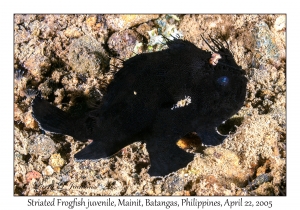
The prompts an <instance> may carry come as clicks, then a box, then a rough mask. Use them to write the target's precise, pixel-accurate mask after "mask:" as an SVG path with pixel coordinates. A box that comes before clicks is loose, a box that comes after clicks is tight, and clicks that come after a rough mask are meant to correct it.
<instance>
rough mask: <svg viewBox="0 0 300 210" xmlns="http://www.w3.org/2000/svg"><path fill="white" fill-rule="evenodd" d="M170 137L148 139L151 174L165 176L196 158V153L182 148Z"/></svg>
mask: <svg viewBox="0 0 300 210" xmlns="http://www.w3.org/2000/svg"><path fill="white" fill-rule="evenodd" d="M168 140H169V139H165V138H163V137H161V138H155V139H151V140H149V141H147V143H146V147H147V150H148V153H149V156H150V163H151V166H150V169H149V171H148V173H149V174H150V176H165V175H167V174H169V173H171V172H174V171H177V170H178V169H180V168H183V167H186V166H187V164H188V163H189V162H191V161H192V160H193V159H194V154H191V153H187V152H185V151H184V150H182V149H180V148H179V147H178V146H177V145H176V143H174V142H173V141H168Z"/></svg>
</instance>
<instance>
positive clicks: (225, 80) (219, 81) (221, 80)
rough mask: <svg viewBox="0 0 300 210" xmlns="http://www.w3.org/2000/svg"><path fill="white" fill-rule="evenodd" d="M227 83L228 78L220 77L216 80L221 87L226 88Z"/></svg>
mask: <svg viewBox="0 0 300 210" xmlns="http://www.w3.org/2000/svg"><path fill="white" fill-rule="evenodd" d="M228 82H229V78H228V77H226V76H222V77H219V78H218V79H217V83H218V84H219V85H222V86H226V85H227V84H228Z"/></svg>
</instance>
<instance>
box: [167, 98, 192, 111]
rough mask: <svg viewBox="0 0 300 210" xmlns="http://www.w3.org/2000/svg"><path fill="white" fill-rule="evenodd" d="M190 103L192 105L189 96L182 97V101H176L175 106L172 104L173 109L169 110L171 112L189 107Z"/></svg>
mask: <svg viewBox="0 0 300 210" xmlns="http://www.w3.org/2000/svg"><path fill="white" fill-rule="evenodd" d="M190 103H192V98H191V96H184V99H182V100H180V101H178V102H177V103H176V104H174V105H173V107H172V108H171V110H173V109H176V108H180V107H185V106H187V105H189V104H190Z"/></svg>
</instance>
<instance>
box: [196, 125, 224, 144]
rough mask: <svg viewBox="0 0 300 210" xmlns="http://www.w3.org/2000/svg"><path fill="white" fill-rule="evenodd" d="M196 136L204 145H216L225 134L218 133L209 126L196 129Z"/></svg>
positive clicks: (221, 141)
mask: <svg viewBox="0 0 300 210" xmlns="http://www.w3.org/2000/svg"><path fill="white" fill-rule="evenodd" d="M197 134H198V136H199V137H200V139H201V141H202V143H203V144H205V145H209V146H216V145H219V144H222V143H223V141H224V139H225V138H226V137H227V136H226V135H220V134H219V133H218V131H217V130H216V128H214V127H211V128H210V127H209V128H205V129H200V130H198V131H197Z"/></svg>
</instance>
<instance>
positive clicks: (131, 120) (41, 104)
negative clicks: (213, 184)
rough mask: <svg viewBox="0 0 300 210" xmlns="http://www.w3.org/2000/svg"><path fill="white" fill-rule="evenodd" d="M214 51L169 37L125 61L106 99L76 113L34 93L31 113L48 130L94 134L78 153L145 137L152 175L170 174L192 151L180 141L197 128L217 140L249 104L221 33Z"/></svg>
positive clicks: (104, 152) (110, 150)
mask: <svg viewBox="0 0 300 210" xmlns="http://www.w3.org/2000/svg"><path fill="white" fill-rule="evenodd" d="M211 40H212V42H213V43H214V46H213V47H212V46H210V45H209V46H210V48H211V49H212V50H213V51H214V53H213V54H212V53H211V52H208V51H205V50H202V49H199V48H197V47H196V46H195V45H194V44H192V43H191V42H189V41H185V40H180V39H174V40H168V41H167V45H168V49H165V50H162V51H159V52H153V53H144V54H140V55H136V56H134V57H132V58H130V59H128V60H126V61H124V63H123V67H122V68H121V69H120V70H119V71H118V72H117V73H116V74H115V76H114V80H113V81H112V82H111V83H110V84H109V85H108V87H107V93H106V95H105V96H104V97H103V101H102V105H101V106H100V107H99V108H97V109H95V110H92V111H89V112H87V113H86V114H85V115H84V116H83V117H80V118H74V117H72V116H71V115H69V114H67V113H66V112H64V111H62V110H60V109H59V108H57V107H55V106H53V105H51V104H50V103H49V102H48V101H46V100H44V99H42V98H41V96H36V98H35V99H34V100H33V103H32V110H33V112H32V113H33V117H34V118H35V120H36V121H37V122H38V123H39V126H40V127H41V128H42V129H43V130H45V131H49V132H53V133H59V134H65V135H69V136H72V137H74V139H76V140H79V141H87V140H88V139H91V140H93V141H92V143H91V144H89V145H88V146H86V147H85V148H84V149H82V150H81V151H80V152H78V153H77V154H75V159H76V160H79V161H80V160H85V159H91V160H95V159H100V158H106V157H109V156H112V155H113V154H115V153H116V152H118V151H119V150H121V149H122V148H123V147H125V146H127V145H129V144H132V143H133V142H136V141H141V140H143V141H144V142H145V143H146V148H147V150H148V153H149V157H150V164H151V165H150V169H149V171H148V173H149V174H150V175H151V176H165V175H167V174H169V173H171V172H174V171H176V170H178V169H180V168H183V167H185V166H186V165H187V164H188V163H189V162H191V161H192V160H193V158H194V154H192V153H188V152H186V151H184V150H183V149H181V148H179V147H178V146H177V144H176V142H177V141H178V140H179V139H180V138H181V137H183V136H185V135H186V134H188V133H190V132H196V133H197V135H198V136H199V137H200V139H201V141H202V143H203V144H205V145H213V146H214V145H219V144H221V143H222V142H223V140H224V139H225V138H226V136H223V135H220V134H219V133H218V132H217V130H216V127H218V126H219V125H220V124H222V122H223V121H225V120H227V119H228V118H230V117H231V116H232V115H234V114H235V113H236V112H237V111H239V109H240V108H241V107H242V106H243V103H244V99H245V95H246V84H247V79H246V77H245V72H244V70H242V69H241V68H240V67H239V66H238V65H237V64H236V62H235V60H234V58H233V55H232V53H231V52H230V50H229V49H228V46H227V47H224V45H223V44H222V43H221V42H220V41H218V40H215V39H211Z"/></svg>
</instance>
